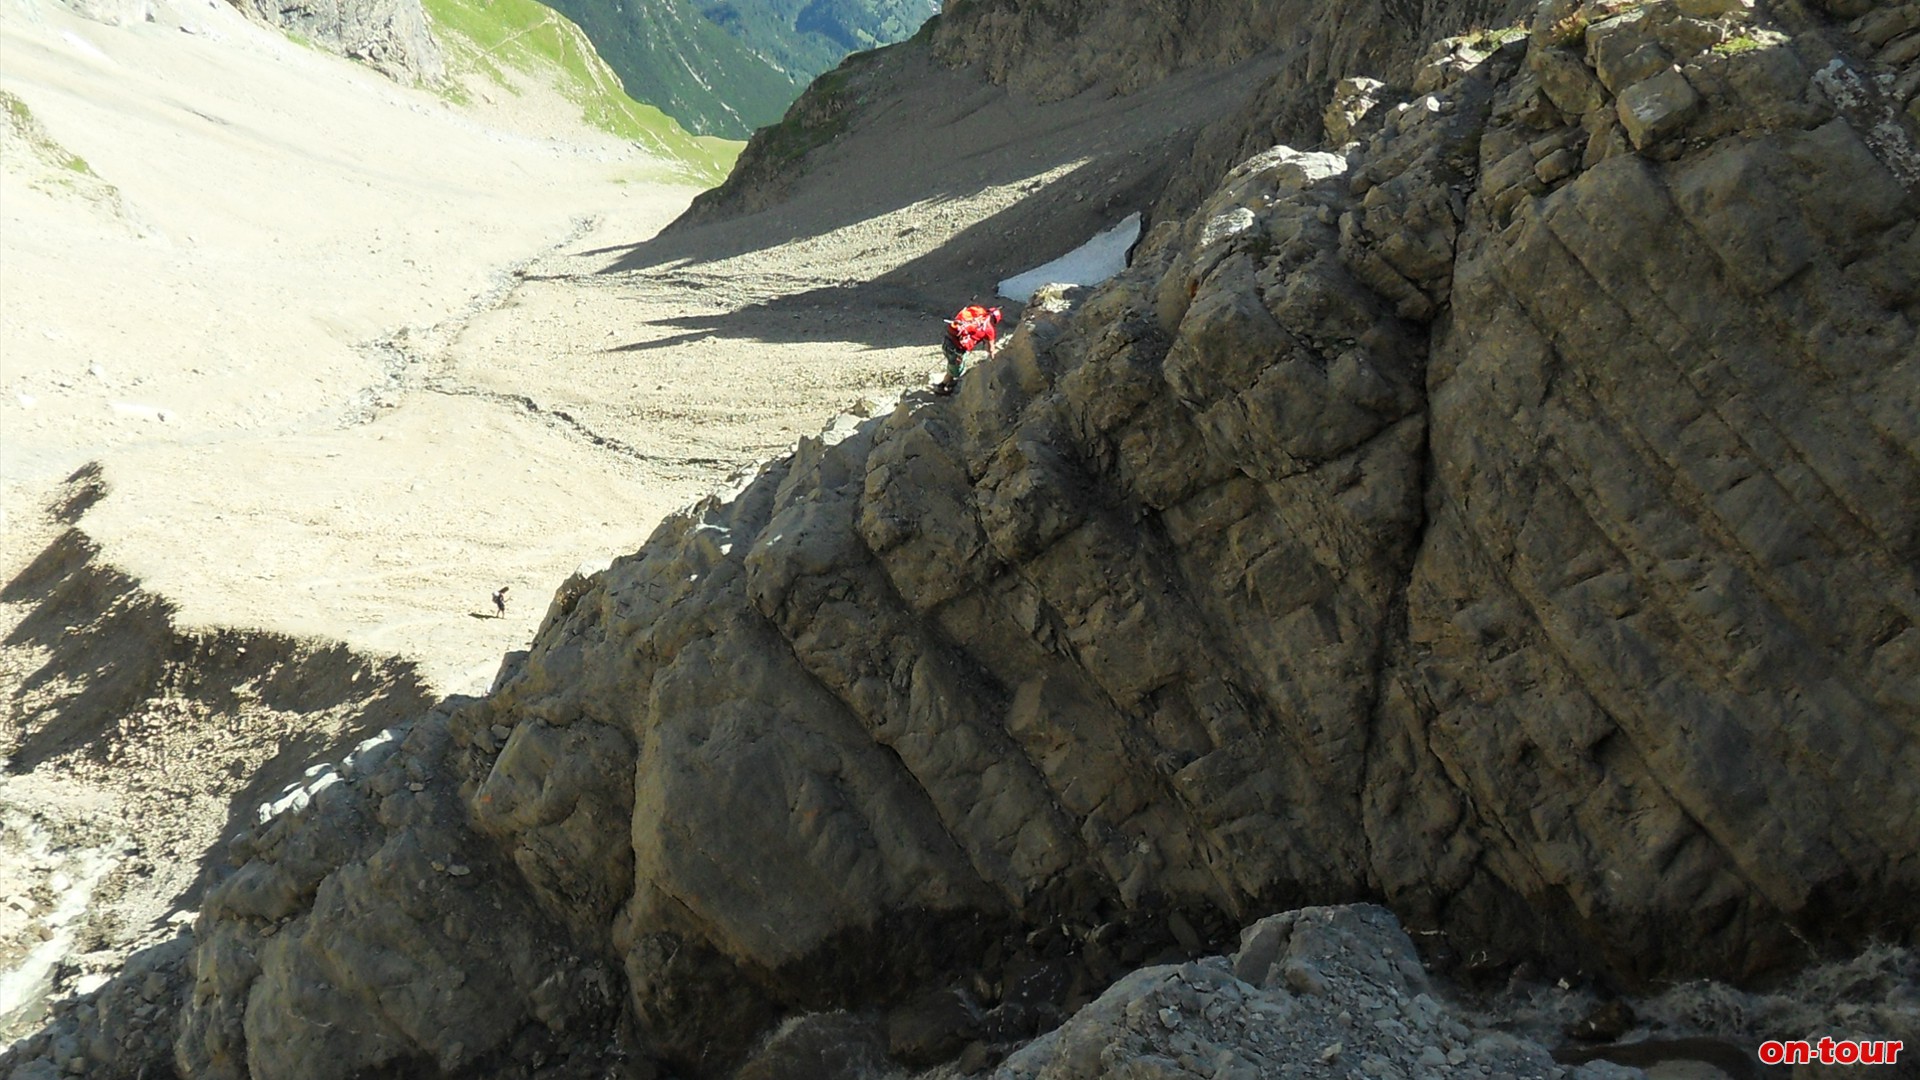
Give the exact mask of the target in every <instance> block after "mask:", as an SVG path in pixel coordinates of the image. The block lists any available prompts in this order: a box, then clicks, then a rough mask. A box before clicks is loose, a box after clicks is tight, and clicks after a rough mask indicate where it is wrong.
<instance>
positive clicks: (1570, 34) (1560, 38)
mask: <svg viewBox="0 0 1920 1080" xmlns="http://www.w3.org/2000/svg"><path fill="white" fill-rule="evenodd" d="M1586 40H1587V13H1586V12H1584V11H1574V12H1571V13H1569V14H1567V15H1566V16H1564V17H1563V18H1560V19H1556V20H1555V21H1554V23H1553V25H1551V26H1549V27H1547V42H1548V43H1549V44H1552V45H1558V46H1559V47H1561V48H1563V49H1571V48H1575V47H1577V46H1579V45H1581V44H1584V43H1585V42H1586Z"/></svg>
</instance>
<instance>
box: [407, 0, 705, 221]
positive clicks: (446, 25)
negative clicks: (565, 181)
mask: <svg viewBox="0 0 1920 1080" xmlns="http://www.w3.org/2000/svg"><path fill="white" fill-rule="evenodd" d="M424 6H425V10H426V15H427V19H428V21H429V22H430V23H431V25H432V27H433V29H434V32H435V34H436V35H437V36H438V39H439V41H440V43H441V44H442V45H443V46H444V55H445V58H446V60H445V65H446V72H445V77H444V78H443V79H442V80H441V81H440V85H441V86H442V87H443V88H444V89H445V90H446V91H447V92H448V93H449V94H450V95H451V96H453V97H455V98H456V99H464V98H465V97H466V96H468V95H469V94H470V93H471V92H472V91H473V88H474V87H475V86H477V85H480V84H482V83H491V84H495V85H498V86H500V87H502V88H505V89H507V90H508V91H510V92H514V93H518V92H519V91H518V90H517V89H515V82H516V73H517V75H518V76H519V77H531V78H533V79H534V80H535V81H536V82H538V83H543V84H545V85H548V86H551V87H553V88H554V89H555V90H558V91H559V92H560V93H561V94H562V95H563V96H565V97H566V98H567V99H568V100H570V101H572V102H573V103H574V104H576V105H578V106H580V117H581V119H582V120H584V121H586V122H587V123H588V124H590V125H592V126H594V127H597V128H600V129H601V130H604V131H608V132H611V133H613V134H615V135H618V136H620V137H621V138H624V139H628V140H630V141H632V142H634V143H637V144H639V145H640V146H642V147H645V148H646V149H647V150H648V151H650V152H652V153H653V154H655V155H656V156H658V157H659V158H660V160H661V163H662V165H663V166H664V167H665V168H666V170H667V171H668V172H669V173H671V174H674V175H677V176H680V177H683V178H686V179H691V180H694V181H697V182H700V183H704V184H713V183H718V182H719V181H720V180H721V179H723V178H725V176H726V175H727V170H728V169H729V168H731V167H732V165H733V159H734V157H735V155H737V154H738V152H739V144H738V143H733V142H726V141H724V140H721V139H717V138H711V137H706V136H695V135H690V134H689V133H688V132H687V131H686V130H685V129H683V128H682V127H681V125H679V124H676V123H675V122H674V121H673V119H672V118H671V117H669V116H667V115H665V114H664V113H663V112H661V110H660V109H658V108H655V107H654V106H652V105H646V104H642V103H640V102H638V101H635V100H634V99H633V98H632V97H631V96H629V95H628V94H627V93H626V92H625V91H624V90H622V89H621V85H620V82H619V80H618V79H617V78H616V77H615V74H614V72H612V71H611V70H609V69H608V66H607V64H606V63H605V62H604V61H603V60H602V59H601V58H600V56H599V55H597V54H596V52H595V50H594V47H593V43H592V42H591V41H590V40H588V37H587V35H585V34H583V33H582V32H581V29H580V27H578V26H576V25H574V24H573V23H572V22H570V21H569V20H568V19H567V18H566V17H565V16H564V15H562V14H561V13H559V12H557V11H555V10H554V9H553V8H551V7H548V6H547V5H545V4H541V3H538V2H537V0H425V5H424ZM475 79H478V80H479V81H478V82H475V81H474V80H475Z"/></svg>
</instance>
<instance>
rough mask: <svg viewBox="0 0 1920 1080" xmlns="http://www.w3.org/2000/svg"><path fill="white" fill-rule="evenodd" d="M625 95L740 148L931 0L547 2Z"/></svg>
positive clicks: (925, 12)
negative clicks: (576, 28)
mask: <svg viewBox="0 0 1920 1080" xmlns="http://www.w3.org/2000/svg"><path fill="white" fill-rule="evenodd" d="M554 5H555V6H556V7H557V8H559V9H560V10H561V11H563V12H565V13H566V14H567V15H568V16H569V17H571V18H573V19H574V20H575V21H577V22H578V23H579V24H580V26H581V28H582V29H583V30H585V31H586V33H587V36H588V37H590V38H592V39H593V43H594V45H595V47H596V48H598V49H599V51H600V55H602V56H604V57H606V59H607V63H608V65H609V66H610V67H612V68H613V70H614V71H615V72H617V73H618V74H619V76H620V80H621V82H622V83H623V84H624V85H625V86H626V89H627V92H628V93H630V94H632V95H633V96H634V97H635V98H637V99H639V100H641V101H647V102H651V103H653V104H655V105H658V106H659V107H660V108H661V109H663V110H664V111H665V112H666V113H667V114H668V115H670V116H673V117H674V118H676V119H678V120H679V121H680V122H681V123H682V124H684V125H686V127H687V128H688V130H691V131H698V132H704V133H708V134H714V135H725V136H729V137H733V138H741V137H744V136H746V135H748V134H750V133H751V132H752V131H754V130H755V129H757V128H761V127H765V126H767V125H769V124H774V123H777V122H779V120H780V118H781V117H782V115H783V114H784V113H785V112H786V109H787V106H788V105H790V104H791V103H792V102H793V100H794V98H795V97H797V96H798V95H799V93H800V91H801V90H802V89H804V88H805V87H806V86H807V84H808V82H810V81H811V80H812V79H813V78H815V77H816V76H818V75H820V74H821V73H823V72H826V71H829V70H831V69H832V68H833V67H834V65H836V64H838V63H839V62H840V61H841V59H842V58H844V57H845V56H847V55H848V54H849V53H852V52H856V51H862V50H867V49H873V48H877V47H879V46H882V45H889V44H892V43H894V42H898V41H903V40H905V39H906V38H907V37H909V36H911V35H912V34H913V33H914V32H915V31H917V30H919V29H920V28H921V27H922V26H923V25H924V24H925V23H926V21H927V19H928V17H929V16H931V15H932V14H933V13H934V10H935V8H936V3H935V0H696V2H693V3H679V2H670V0H554Z"/></svg>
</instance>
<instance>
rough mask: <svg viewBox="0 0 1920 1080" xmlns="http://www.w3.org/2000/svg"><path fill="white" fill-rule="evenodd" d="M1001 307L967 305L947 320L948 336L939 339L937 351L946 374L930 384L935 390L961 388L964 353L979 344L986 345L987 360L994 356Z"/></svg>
mask: <svg viewBox="0 0 1920 1080" xmlns="http://www.w3.org/2000/svg"><path fill="white" fill-rule="evenodd" d="M999 327H1000V309H999V308H997V307H996V308H989V307H981V306H980V305H979V304H968V305H967V306H966V307H963V308H961V309H960V312H959V314H957V315H955V316H954V317H953V318H951V319H948V320H947V336H946V338H945V339H944V340H942V341H941V342H940V352H941V353H942V354H943V355H945V356H946V358H947V374H946V377H945V378H944V379H942V380H940V381H938V382H936V383H934V384H933V389H934V392H935V393H938V394H951V393H953V392H954V391H955V390H957V389H959V387H960V370H961V368H962V367H963V366H964V365H965V363H966V357H967V354H968V353H970V352H972V351H973V350H975V349H978V348H980V347H981V346H983V345H984V346H986V350H987V359H989V360H991V359H993V350H994V346H995V344H996V343H997V339H998V338H999V336H1000V330H999Z"/></svg>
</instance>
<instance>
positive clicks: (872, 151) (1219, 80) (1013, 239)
mask: <svg viewBox="0 0 1920 1080" xmlns="http://www.w3.org/2000/svg"><path fill="white" fill-rule="evenodd" d="M867 55H869V56H872V57H874V58H875V59H874V60H873V61H871V66H872V67H873V68H874V71H873V72H872V73H869V74H866V75H864V76H863V77H866V78H870V79H872V80H873V88H872V89H871V90H869V91H867V92H865V93H863V95H862V99H863V100H865V99H867V98H872V99H874V100H877V101H881V102H884V104H879V105H875V106H873V107H872V108H871V110H870V111H864V112H860V113H858V114H857V115H856V116H854V117H853V118H852V119H850V120H849V121H848V129H847V130H846V131H845V132H844V133H843V134H839V135H837V136H836V137H835V138H833V139H832V140H831V141H828V142H824V143H823V144H822V145H819V146H816V147H814V148H812V149H811V150H809V151H808V152H807V153H806V155H805V156H804V158H799V159H796V160H795V161H793V162H792V163H791V166H790V168H791V169H792V170H793V171H794V173H796V174H797V175H795V176H793V177H791V178H785V177H783V180H782V185H783V186H782V189H781V190H776V191H768V192H756V193H749V196H750V197H749V198H746V199H743V200H737V201H739V202H741V203H742V208H741V209H738V210H722V211H714V212H709V213H706V214H704V215H701V214H697V213H696V212H694V211H690V212H689V214H688V215H683V217H682V218H681V220H679V221H676V222H675V223H674V224H672V225H670V226H668V227H667V229H666V230H665V231H663V232H662V233H661V234H660V235H659V236H657V237H655V238H653V239H651V240H647V241H644V242H641V243H638V244H633V245H630V246H625V247H622V246H612V247H604V248H598V249H594V250H592V251H590V252H586V253H585V254H594V255H605V254H615V253H620V256H619V258H617V259H615V260H614V261H613V262H612V263H611V264H609V265H608V266H606V267H605V268H603V269H602V270H601V273H607V274H611V273H628V272H634V271H645V270H655V269H661V268H668V269H671V270H686V269H691V268H697V267H699V266H701V265H702V264H705V263H709V262H715V261H719V260H722V259H727V258H731V257H734V256H738V255H744V254H747V253H750V252H754V251H759V250H763V249H766V248H769V247H772V246H776V245H779V244H783V243H787V242H791V241H796V240H804V239H807V238H810V237H816V236H821V235H825V234H827V233H830V232H833V231H834V230H836V229H841V228H845V227H847V226H850V225H855V224H858V223H860V222H865V221H871V220H873V219H874V218H877V217H881V216H884V215H886V214H888V213H891V212H894V211H897V210H901V209H903V208H906V207H908V206H911V205H913V204H915V203H921V202H927V203H936V204H937V203H938V202H940V201H943V200H954V199H959V198H964V197H967V196H971V195H974V194H978V193H979V192H981V191H983V190H986V189H988V188H992V187H1003V186H1010V185H1032V187H1033V190H1034V191H1035V192H1036V193H1042V192H1043V193H1044V194H1043V195H1042V200H1041V205H1043V206H1045V207H1049V208H1051V209H1052V210H1053V211H1054V212H1055V213H1056V214H1057V215H1058V218H1059V220H1057V221H1056V220H1049V219H1047V218H1046V217H1045V216H1044V215H1042V214H1040V213H1038V212H1036V213H1035V214H1034V218H1033V220H1032V221H1031V222H1029V224H1028V228H1026V229H1024V230H1023V231H1021V232H1019V233H1014V232H1010V231H1004V230H1003V232H1002V233H1001V235H1000V238H999V243H998V245H997V250H1000V251H1001V252H1002V253H1003V257H1002V258H1001V259H1000V260H999V265H1000V266H1001V267H1003V268H1004V269H1005V270H1006V272H1007V273H1015V272H1018V271H1020V270H1024V269H1027V268H1028V267H1029V266H1032V265H1035V263H1036V262H1037V261H1045V260H1046V259H1050V258H1053V257H1055V256H1057V255H1059V254H1062V253H1064V252H1065V251H1068V250H1071V249H1072V248H1073V247H1074V246H1076V245H1078V244H1079V243H1082V242H1084V241H1085V240H1086V239H1087V238H1088V237H1089V236H1091V235H1092V233H1093V231H1095V230H1094V229H1089V228H1086V225H1087V224H1088V221H1089V220H1090V219H1091V218H1093V217H1098V216H1100V215H1101V214H1102V213H1108V214H1110V216H1111V217H1113V218H1115V219H1117V218H1118V217H1121V216H1124V214H1125V213H1126V212H1127V211H1129V210H1133V209H1146V208H1147V207H1149V206H1151V205H1152V203H1153V202H1154V199H1155V198H1156V197H1157V196H1158V194H1159V191H1160V189H1161V188H1163V187H1164V186H1165V184H1166V182H1167V179H1168V177H1169V175H1170V174H1171V170H1172V168H1173V167H1174V166H1175V165H1177V164H1178V163H1179V162H1180V161H1181V160H1182V159H1184V157H1185V156H1186V155H1187V153H1188V152H1189V151H1190V150H1191V148H1192V146H1193V143H1194V140H1195V139H1196V138H1197V137H1198V135H1199V133H1200V131H1201V129H1202V128H1203V127H1204V125H1205V123H1206V121H1207V120H1208V118H1210V117H1213V116H1216V115H1218V113H1219V111H1220V108H1221V103H1222V101H1223V100H1226V101H1229V102H1231V101H1234V100H1237V99H1241V98H1246V97H1250V96H1251V95H1253V94H1255V93H1257V92H1258V91H1259V90H1260V88H1261V87H1263V86H1264V85H1265V84H1266V83H1267V81H1268V80H1269V79H1270V78H1271V77H1272V75H1273V74H1274V72H1275V71H1277V70H1278V69H1279V68H1280V66H1281V64H1282V63H1283V61H1284V59H1285V58H1284V57H1283V56H1281V55H1279V54H1267V55H1263V56H1261V57H1258V58H1256V59H1253V60H1249V61H1247V62H1245V63H1242V64H1240V65H1237V66H1235V67H1233V68H1229V69H1225V70H1222V71H1213V72H1198V73H1191V74H1187V75H1182V76H1177V77H1175V78H1172V79H1169V80H1167V81H1166V82H1164V83H1162V84H1160V85H1158V86H1155V87H1153V88H1152V89H1149V90H1144V91H1141V92H1139V93H1136V94H1131V95H1128V96H1125V97H1117V96H1113V95H1111V94H1108V93H1106V92H1104V91H1101V90H1092V91H1088V92H1086V93H1082V94H1080V95H1078V96H1075V97H1072V98H1068V99H1065V100H1062V101H1055V102H1045V103H1039V102H1034V101H1031V100H1029V99H1026V98H1024V97H1023V96H1021V95H1019V94H1016V93H1014V92H1012V91H1009V90H1006V89H1004V88H1002V87H997V86H992V85H989V84H987V83H986V82H985V81H984V79H983V78H981V77H980V76H979V75H978V74H977V73H974V72H970V71H951V70H948V69H945V68H941V67H939V65H937V64H935V63H933V62H932V61H931V60H930V59H926V58H924V57H920V56H918V54H916V53H914V52H913V51H912V49H910V48H908V47H904V46H903V47H897V48H895V49H891V50H885V51H883V52H882V53H877V54H867ZM1065 167H1073V171H1072V172H1071V174H1070V175H1069V176H1067V177H1064V178H1058V179H1056V180H1054V181H1053V182H1050V183H1047V184H1045V185H1044V186H1042V184H1041V183H1040V181H1039V178H1040V177H1041V176H1043V175H1044V174H1046V173H1048V172H1052V171H1055V170H1058V169H1061V168H1065ZM1149 179H1150V180H1151V182H1150V183H1149V182H1148V181H1149ZM1122 199H1125V200H1127V201H1128V202H1130V204H1131V205H1128V206H1126V207H1125V209H1118V207H1119V205H1120V200H1122ZM1026 201H1032V200H1026ZM755 202H761V203H765V205H764V206H760V207H754V206H752V205H751V204H753V203H755ZM1115 210H1118V212H1117V213H1115V212H1113V211H1115ZM1074 211H1083V212H1080V213H1076V212H1074ZM1087 212H1090V213H1087ZM723 215H724V216H723ZM696 217H704V218H706V219H707V220H701V221H698V222H697V223H696V222H695V220H694V219H695V218H696ZM951 247H952V245H945V246H943V248H942V249H940V251H945V250H947V249H949V248H951ZM939 253H940V252H939V251H936V252H929V253H928V254H927V255H925V256H923V257H922V258H921V259H918V260H915V263H916V264H923V263H924V262H925V261H926V260H929V259H935V258H937V257H938V255H939ZM1036 255H1038V256H1039V258H1038V259H1037V260H1036V259H1035V256H1036ZM959 265H964V260H961V261H960V263H959ZM899 276H900V275H899V274H898V272H896V273H895V274H893V275H889V277H890V278H895V279H898V278H899ZM940 276H942V277H944V276H945V275H940ZM982 276H983V277H984V276H985V272H984V271H983V272H982ZM990 284H991V283H990V282H989V285H990Z"/></svg>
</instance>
